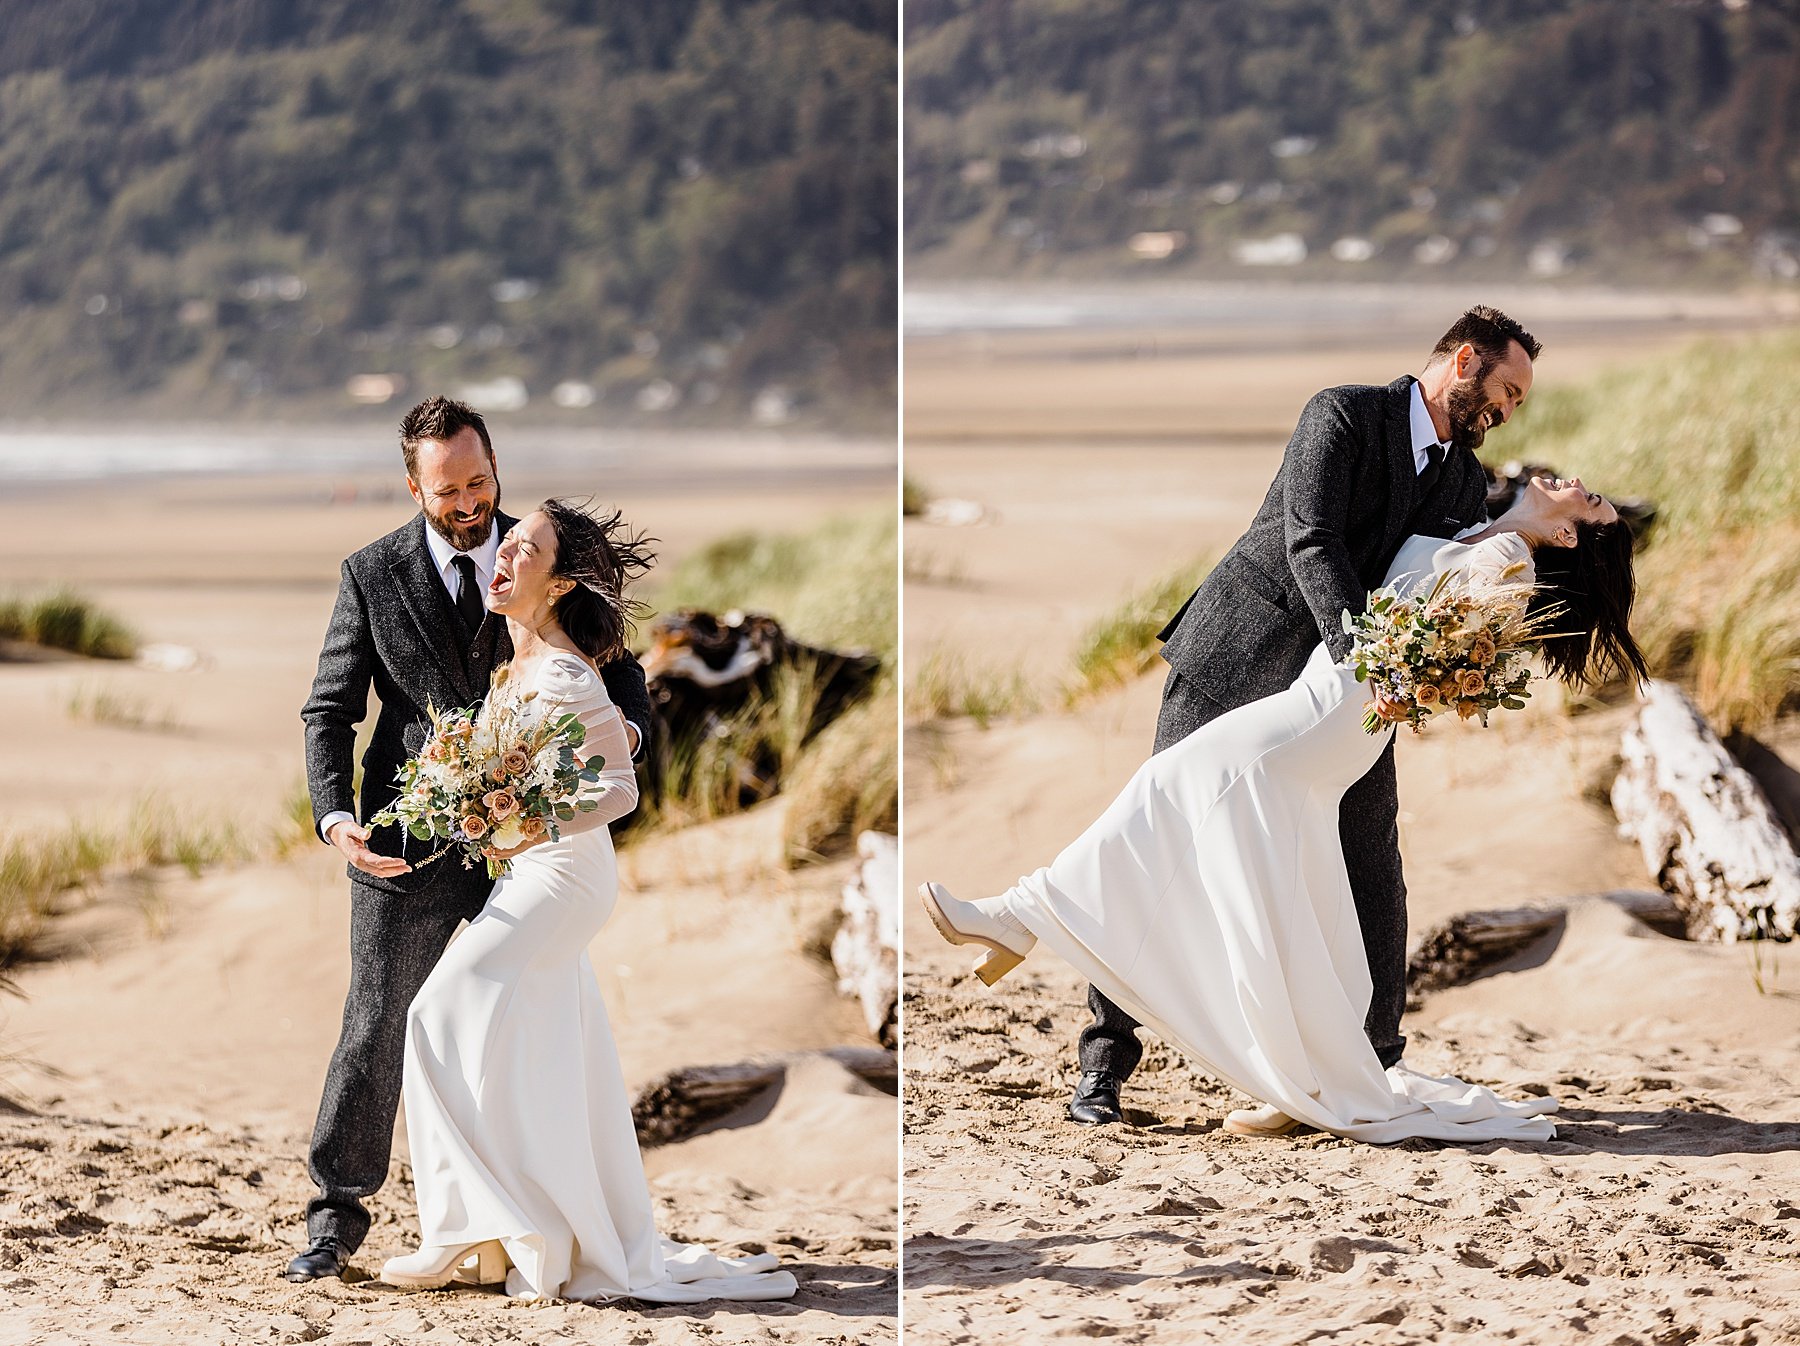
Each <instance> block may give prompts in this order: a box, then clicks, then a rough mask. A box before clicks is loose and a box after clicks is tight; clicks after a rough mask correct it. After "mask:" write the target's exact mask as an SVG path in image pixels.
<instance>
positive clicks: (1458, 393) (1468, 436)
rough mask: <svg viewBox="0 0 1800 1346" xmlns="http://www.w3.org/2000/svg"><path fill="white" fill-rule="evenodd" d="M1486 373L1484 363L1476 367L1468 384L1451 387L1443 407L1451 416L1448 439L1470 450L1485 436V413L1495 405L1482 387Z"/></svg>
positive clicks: (1478, 445)
mask: <svg viewBox="0 0 1800 1346" xmlns="http://www.w3.org/2000/svg"><path fill="white" fill-rule="evenodd" d="M1486 373H1487V366H1486V365H1483V366H1482V367H1481V368H1480V369H1478V370H1476V372H1475V378H1474V380H1473V381H1472V382H1471V383H1470V384H1469V385H1468V386H1466V387H1465V386H1461V385H1459V386H1457V387H1453V388H1451V389H1450V397H1449V400H1448V402H1447V404H1446V406H1445V408H1444V410H1445V414H1446V415H1447V416H1448V417H1449V420H1450V442H1451V443H1452V444H1455V445H1458V446H1460V447H1462V448H1465V449H1468V450H1469V451H1470V452H1471V453H1473V452H1474V451H1475V450H1476V449H1479V448H1480V447H1481V443H1482V441H1483V440H1484V439H1486V438H1487V429H1488V428H1487V417H1488V413H1489V412H1490V411H1492V410H1493V409H1494V404H1493V403H1492V402H1490V401H1488V400H1487V394H1486V393H1485V392H1483V391H1482V382H1481V381H1482V378H1483V376H1484V375H1486Z"/></svg>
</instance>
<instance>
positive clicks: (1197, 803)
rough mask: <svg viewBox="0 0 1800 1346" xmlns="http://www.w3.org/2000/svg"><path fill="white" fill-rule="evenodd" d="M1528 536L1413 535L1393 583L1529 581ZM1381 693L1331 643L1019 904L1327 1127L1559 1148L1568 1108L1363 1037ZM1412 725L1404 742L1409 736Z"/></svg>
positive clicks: (1286, 1105) (1183, 744)
mask: <svg viewBox="0 0 1800 1346" xmlns="http://www.w3.org/2000/svg"><path fill="white" fill-rule="evenodd" d="M1530 559H1531V552H1530V548H1529V547H1528V546H1527V544H1526V543H1525V542H1524V540H1523V539H1522V538H1520V537H1519V535H1518V534H1516V533H1499V534H1495V535H1493V536H1492V537H1489V538H1486V539H1484V540H1482V541H1480V542H1477V543H1462V542H1455V541H1445V540H1444V539H1442V538H1431V537H1413V538H1409V539H1408V540H1407V542H1406V543H1405V544H1404V545H1403V546H1402V547H1401V548H1400V551H1399V553H1398V555H1397V556H1396V557H1395V560H1394V564H1393V566H1392V567H1391V568H1390V570H1389V572H1388V576H1387V581H1386V582H1387V583H1388V584H1398V585H1401V586H1402V587H1403V588H1404V589H1406V590H1407V591H1409V592H1415V591H1417V590H1419V589H1421V588H1428V587H1429V586H1430V585H1431V583H1432V582H1433V581H1434V579H1435V577H1436V576H1437V575H1438V574H1439V573H1441V572H1443V571H1445V570H1452V569H1455V570H1462V571H1465V572H1467V573H1468V575H1469V579H1470V583H1471V586H1472V587H1478V586H1480V585H1483V584H1489V583H1494V582H1498V581H1499V580H1500V577H1501V576H1502V575H1503V574H1505V573H1506V572H1507V571H1508V570H1509V568H1510V567H1513V566H1515V565H1516V564H1517V563H1519V562H1525V563H1526V569H1525V572H1524V573H1523V574H1519V573H1518V572H1516V571H1515V572H1513V576H1512V578H1511V579H1509V580H1508V582H1509V583H1519V582H1529V580H1530V578H1531V572H1530V570H1529V563H1530ZM1368 700H1369V693H1368V689H1367V688H1366V687H1364V686H1362V685H1361V684H1359V683H1358V682H1357V681H1356V677H1355V674H1354V673H1353V672H1352V671H1351V670H1349V669H1348V668H1345V667H1343V666H1341V665H1338V664H1335V663H1333V662H1332V659H1331V656H1330V654H1329V652H1328V651H1327V648H1326V647H1325V646H1324V645H1320V646H1319V647H1318V648H1317V649H1316V650H1315V651H1314V652H1313V656H1312V659H1311V661H1310V662H1309V663H1308V664H1307V665H1306V667H1305V669H1304V671H1302V673H1301V674H1300V676H1299V678H1297V679H1296V680H1295V681H1294V683H1293V684H1292V685H1291V686H1289V687H1288V688H1287V689H1286V690H1285V691H1282V692H1279V693H1277V694H1276V695H1274V696H1270V697H1265V698H1264V699H1262V700H1260V701H1254V702H1251V703H1249V704H1248V705H1245V706H1242V707H1239V708H1238V709H1236V710H1233V711H1230V712H1228V713H1227V714H1224V715H1221V716H1219V717H1218V718H1217V719H1214V720H1212V721H1211V722H1209V723H1208V724H1206V725H1204V726H1203V727H1202V728H1200V729H1199V730H1197V731H1195V732H1194V733H1193V734H1191V735H1189V736H1188V737H1187V738H1185V739H1182V740H1181V741H1180V742H1178V743H1175V744H1173V745H1171V746H1170V747H1168V748H1166V749H1165V750H1164V751H1162V752H1160V753H1157V754H1156V755H1155V756H1153V757H1151V758H1150V759H1149V761H1147V762H1145V763H1144V765H1143V766H1142V767H1141V768H1139V770H1138V772H1137V774H1136V775H1135V776H1134V777H1133V778H1132V780H1131V782H1130V783H1129V784H1128V785H1127V786H1126V787H1125V789H1124V790H1123V792H1121V793H1120V794H1119V796H1118V797H1117V798H1116V799H1115V800H1114V801H1113V803H1112V805H1111V806H1110V807H1109V808H1108V809H1107V810H1106V812H1105V813H1104V814H1102V815H1101V816H1100V818H1099V819H1098V820H1097V821H1096V822H1095V823H1094V824H1093V825H1092V826H1091V827H1089V828H1088V830H1087V831H1086V832H1084V833H1083V834H1082V835H1081V836H1080V837H1079V838H1078V839H1076V840H1075V841H1074V842H1073V843H1072V844H1071V845H1070V846H1069V847H1068V848H1067V849H1066V850H1064V851H1063V852H1062V854H1060V855H1059V856H1057V857H1056V859H1055V861H1054V862H1052V863H1051V864H1050V865H1049V866H1048V867H1047V868H1044V869H1040V870H1038V871H1037V872H1036V873H1034V874H1031V875H1028V876H1027V877H1025V878H1023V879H1021V880H1020V881H1019V882H1018V883H1017V884H1016V885H1015V886H1014V887H1013V888H1011V889H1010V890H1008V892H1007V893H1006V894H1005V895H1004V896H1003V897H1002V898H1001V899H1000V900H999V904H998V905H999V906H1000V907H1001V909H1002V910H1004V911H1007V912H1010V913H1011V914H1012V915H1013V916H1014V917H1015V918H1016V919H1017V920H1018V921H1019V922H1021V923H1022V924H1023V925H1024V926H1025V927H1027V928H1028V929H1029V930H1030V931H1031V932H1032V933H1033V934H1034V935H1036V936H1037V937H1038V938H1039V939H1040V940H1042V941H1043V942H1044V944H1046V945H1047V946H1049V947H1050V948H1051V949H1053V950H1055V951H1056V953H1057V954H1059V955H1060V956H1061V957H1063V958H1064V959H1066V960H1067V961H1068V962H1069V963H1071V964H1072V965H1073V966H1074V967H1075V968H1076V969H1077V970H1078V971H1079V972H1080V973H1081V974H1082V975H1083V976H1084V977H1086V978H1087V979H1088V980H1089V981H1091V982H1092V983H1093V984H1094V985H1096V986H1098V987H1099V988H1100V989H1101V990H1102V991H1104V992H1105V993H1106V994H1107V995H1108V996H1110V997H1111V998H1112V999H1113V1000H1114V1001H1116V1002H1117V1003H1118V1004H1120V1005H1121V1006H1123V1007H1124V1008H1125V1009H1126V1010H1127V1011H1129V1012H1130V1013H1131V1014H1132V1015H1133V1016H1134V1017H1135V1018H1137V1019H1138V1020H1139V1021H1140V1022H1142V1023H1143V1024H1144V1025H1146V1026H1147V1027H1149V1028H1151V1029H1152V1030H1154V1031H1155V1032H1156V1033H1158V1034H1159V1035H1161V1036H1162V1037H1163V1038H1164V1039H1165V1040H1167V1041H1168V1042H1170V1043H1172V1044H1174V1045H1176V1046H1178V1047H1179V1048H1180V1049H1181V1050H1182V1051H1184V1052H1185V1053H1187V1054H1188V1055H1189V1056H1190V1057H1191V1058H1192V1059H1193V1060H1194V1062H1195V1064H1197V1065H1198V1066H1199V1067H1200V1068H1202V1069H1203V1070H1205V1071H1206V1072H1207V1073H1209V1074H1211V1075H1214V1076H1215V1077H1217V1078H1219V1079H1221V1080H1224V1081H1226V1082H1227V1083H1229V1084H1231V1085H1233V1086H1235V1087H1236V1088H1238V1089H1240V1090H1242V1091H1243V1092H1244V1093H1246V1094H1249V1095H1250V1096H1251V1097H1253V1098H1256V1099H1258V1100H1260V1101H1262V1102H1264V1103H1269V1104H1273V1105H1274V1106H1275V1107H1277V1108H1279V1109H1280V1110H1281V1111H1283V1112H1285V1113H1287V1114H1288V1115H1289V1116H1291V1117H1294V1118H1297V1119H1299V1120H1300V1121H1303V1122H1305V1123H1307V1124H1309V1125H1311V1126H1315V1127H1319V1128H1321V1129H1323V1130H1327V1131H1333V1132H1336V1133H1338V1134H1340V1135H1344V1136H1349V1137H1352V1138H1354V1139H1359V1140H1366V1141H1373V1142H1376V1143H1387V1142H1392V1141H1398V1140H1403V1139H1406V1138H1407V1137H1411V1136H1424V1137H1432V1138H1436V1139H1441V1140H1457V1141H1479V1140H1487V1139H1505V1140H1546V1139H1549V1138H1550V1137H1551V1136H1552V1135H1553V1134H1554V1129H1553V1127H1552V1126H1551V1123H1550V1122H1549V1120H1548V1119H1546V1118H1545V1117H1543V1116H1542V1115H1541V1114H1543V1113H1546V1112H1552V1111H1554V1110H1555V1108H1556V1104H1555V1102H1554V1101H1553V1100H1549V1099H1541V1098H1534V1099H1529V1100H1526V1101H1523V1102H1512V1101H1509V1100H1506V1099H1503V1098H1501V1097H1500V1096H1498V1095H1497V1094H1495V1093H1494V1092H1493V1091H1491V1090H1489V1089H1486V1088H1483V1087H1482V1086H1480V1085H1475V1084H1468V1083H1465V1082H1463V1081H1461V1080H1457V1079H1451V1078H1434V1077H1431V1076H1427V1075H1422V1074H1419V1073H1416V1072H1414V1071H1411V1070H1409V1069H1407V1068H1406V1067H1405V1066H1395V1067H1394V1068H1393V1069H1390V1070H1383V1069H1382V1066H1381V1063H1380V1062H1379V1061H1378V1060H1377V1059H1376V1056H1375V1052H1374V1049H1373V1048H1372V1047H1371V1046H1370V1045H1369V1041H1368V1039H1367V1038H1366V1037H1365V1036H1364V1034H1363V1029H1362V1024H1363V1018H1364V1015H1365V1013H1366V1012H1367V1009H1368V1005H1369V998H1370V993H1371V984H1370V978H1369V969H1368V963H1367V960H1366V958H1365V956H1364V953H1363V945H1362V936H1361V932H1360V928H1359V926H1358V924H1357V919H1356V909H1355V906H1354V904H1353V902H1352V900H1351V895H1350V885H1349V880H1348V879H1347V877H1346V876H1345V872H1344V859H1343V851H1342V846H1341V842H1340V840H1339V836H1338V801H1339V800H1340V799H1341V798H1342V796H1343V794H1344V791H1345V790H1346V789H1348V788H1349V786H1351V785H1352V784H1354V783H1355V781H1356V780H1357V779H1358V778H1359V777H1361V776H1362V775H1363V774H1364V773H1365V772H1366V771H1367V770H1368V769H1369V768H1370V767H1371V766H1373V765H1374V763H1375V759H1376V757H1377V756H1378V755H1379V754H1380V753H1381V751H1382V749H1383V747H1384V746H1385V745H1386V742H1387V733H1378V734H1370V733H1366V732H1365V731H1364V730H1363V727H1362V716H1363V709H1364V707H1365V705H1366V704H1367V702H1368ZM1391 732H1392V731H1391V730H1390V731H1388V733H1391Z"/></svg>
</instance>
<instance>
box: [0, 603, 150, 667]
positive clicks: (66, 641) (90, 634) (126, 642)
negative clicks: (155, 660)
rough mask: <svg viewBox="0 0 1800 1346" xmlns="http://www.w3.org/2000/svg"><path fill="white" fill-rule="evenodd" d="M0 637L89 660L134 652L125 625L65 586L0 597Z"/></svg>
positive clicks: (123, 656) (134, 640) (133, 640)
mask: <svg viewBox="0 0 1800 1346" xmlns="http://www.w3.org/2000/svg"><path fill="white" fill-rule="evenodd" d="M0 638H4V639H7V640H22V641H26V642H27V643H29V644H32V645H42V646H44V647H45V648H47V649H54V650H68V651H70V652H71V653H73V654H85V655H87V656H88V657H89V658H92V659H129V658H131V657H132V656H133V655H134V654H136V653H137V637H136V636H134V635H133V634H132V632H131V630H130V629H129V628H128V627H126V626H125V625H124V624H123V623H121V622H120V621H118V620H117V619H116V618H114V617H112V616H110V615H109V614H107V613H105V612H102V611H101V610H100V609H99V608H97V607H96V606H94V604H93V603H91V602H89V601H88V600H87V599H85V598H83V597H82V596H81V595H80V594H77V593H74V592H73V591H71V590H67V589H60V590H58V591H56V592H55V593H51V594H44V595H41V596H39V597H37V598H8V599H0Z"/></svg>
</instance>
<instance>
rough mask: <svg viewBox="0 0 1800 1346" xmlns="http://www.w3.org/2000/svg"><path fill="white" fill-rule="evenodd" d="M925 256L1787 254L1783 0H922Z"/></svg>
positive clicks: (1310, 261) (1790, 196) (1789, 24)
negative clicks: (1074, 0) (1252, 0)
mask: <svg viewBox="0 0 1800 1346" xmlns="http://www.w3.org/2000/svg"><path fill="white" fill-rule="evenodd" d="M906 13H907V52H906V72H907V81H906V91H907V104H908V106H907V114H906V131H905V140H906V212H907V214H906V219H907V243H908V256H909V258H910V259H912V261H913V262H915V263H916V264H917V265H918V267H919V270H920V271H921V273H925V274H932V273H935V274H940V275H943V274H977V273H979V274H1002V275H1003V274H1009V273H1011V274H1017V273H1033V272H1046V271H1052V270H1060V271H1062V272H1064V273H1068V272H1072V271H1079V270H1082V269H1084V268H1085V269H1087V270H1090V271H1093V270H1107V269H1132V268H1136V269H1138V270H1143V269H1146V268H1149V269H1152V270H1155V271H1158V272H1161V273H1166V272H1169V271H1171V270H1173V271H1180V272H1184V273H1188V274H1202V275H1214V274H1234V275H1249V274H1266V273H1270V272H1273V273H1281V272H1282V271H1283V269H1288V270H1290V271H1293V272H1297V273H1299V274H1308V275H1312V276H1314V277H1319V278H1324V277H1337V276H1342V277H1346V278H1348V277H1352V276H1366V275H1394V274H1406V275H1422V274H1423V275H1438V276H1442V275H1445V274H1463V275H1477V276H1483V277H1486V276H1520V277H1524V276H1541V277H1555V276H1567V277H1571V278H1586V279H1592V280H1614V281H1617V280H1643V281H1657V282H1668V281H1675V282H1687V283H1725V284H1736V283H1742V282H1744V281H1749V280H1753V279H1756V278H1762V279H1764V280H1775V281H1778V282H1791V281H1794V280H1796V279H1797V278H1800V4H1796V3H1795V0H1723V2H1722V3H1721V0H1488V3H1483V4H1479V5H1477V4H1461V3H1430V4H1421V3H1417V2H1416V0H1331V2H1330V3H1327V2H1326V0H1259V2H1258V3H1256V4H1241V3H1238V2H1237V0H1087V2H1086V3H1082V4H1069V3H1066V0H909V3H908V4H907V7H906Z"/></svg>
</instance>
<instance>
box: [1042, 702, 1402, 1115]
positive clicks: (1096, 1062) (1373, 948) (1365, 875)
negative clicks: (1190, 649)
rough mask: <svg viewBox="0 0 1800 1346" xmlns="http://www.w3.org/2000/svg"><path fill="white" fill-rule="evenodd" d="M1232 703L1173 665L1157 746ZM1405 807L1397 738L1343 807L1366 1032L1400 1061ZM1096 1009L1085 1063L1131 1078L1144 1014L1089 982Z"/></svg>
mask: <svg viewBox="0 0 1800 1346" xmlns="http://www.w3.org/2000/svg"><path fill="white" fill-rule="evenodd" d="M1227 709H1229V707H1226V706H1222V705H1220V704H1219V703H1218V702H1217V701H1214V700H1213V699H1212V698H1211V697H1209V696H1207V695H1206V694H1205V693H1204V692H1202V691H1201V690H1200V689H1199V688H1198V687H1196V686H1194V684H1193V683H1192V682H1191V681H1190V680H1188V679H1186V678H1183V677H1182V676H1181V675H1180V674H1179V673H1177V672H1176V671H1175V670H1174V669H1170V670H1169V679H1168V682H1167V683H1166V684H1165V685H1164V687H1163V699H1162V709H1161V710H1160V711H1159V712H1158V713H1157V717H1156V747H1155V751H1157V752H1161V751H1162V750H1163V749H1164V748H1166V747H1168V746H1169V745H1170V744H1172V743H1178V742H1180V741H1181V740H1182V739H1184V738H1186V737H1187V736H1188V735H1189V734H1191V733H1193V732H1194V731H1195V730H1196V729H1198V728H1199V727H1200V726H1201V725H1203V724H1205V723H1207V722H1208V721H1209V720H1213V719H1216V718H1217V717H1219V716H1220V715H1223V714H1224V713H1225V712H1226V710H1227ZM1399 813H1400V798H1399V794H1398V790H1397V787H1396V784H1395V779H1394V745H1393V743H1392V741H1390V742H1389V743H1388V745H1387V749H1386V750H1385V751H1384V752H1383V753H1382V754H1381V756H1380V758H1378V759H1377V760H1376V763H1375V765H1374V766H1372V767H1370V768H1369V772H1368V774H1367V775H1366V776H1364V777H1363V778H1362V779H1361V780H1359V781H1357V782H1356V784H1355V785H1353V786H1351V787H1350V789H1349V790H1347V791H1346V792H1345V794H1344V798H1343V801H1342V802H1341V803H1340V804H1339V806H1338V835H1339V837H1340V838H1341V839H1342V842H1343V847H1344V868H1345V870H1346V871H1347V872H1348V875H1349V879H1350V894H1351V897H1352V898H1353V899H1354V900H1355V903H1356V915H1357V919H1358V923H1359V924H1360V925H1361V927H1362V940H1363V950H1364V952H1365V954H1366V955H1367V957H1368V960H1369V974H1370V977H1371V979H1372V980H1373V982H1374V994H1373V995H1372V996H1371V997H1370V1000H1369V1013H1368V1017H1367V1018H1365V1019H1364V1020H1363V1031H1364V1032H1365V1033H1367V1034H1368V1037H1369V1043H1370V1045H1371V1046H1373V1047H1374V1048H1375V1055H1376V1056H1377V1057H1378V1058H1379V1059H1380V1061H1381V1064H1382V1065H1383V1066H1393V1065H1397V1064H1398V1063H1399V1061H1400V1057H1401V1055H1402V1053H1403V1052H1404V1051H1405V1049H1406V1039H1405V1038H1404V1037H1402V1036H1401V1034H1400V1016H1401V1015H1402V1014H1403V1013H1405V1010H1406V880H1405V876H1404V875H1403V874H1402V872H1401V868H1400V827H1399ZM1282 896H1283V895H1282V894H1280V893H1271V894H1270V895H1269V898H1270V900H1271V901H1280V900H1281V898H1282ZM1088 1009H1089V1010H1091V1011H1092V1012H1093V1015H1094V1021H1093V1022H1092V1023H1091V1024H1089V1025H1088V1026H1087V1027H1086V1028H1085V1029H1083V1030H1082V1033H1081V1040H1080V1045H1079V1047H1078V1049H1077V1056H1078V1058H1079V1060H1080V1062H1081V1069H1082V1070H1083V1071H1105V1072H1106V1073H1108V1074H1111V1075H1115V1076H1117V1077H1118V1078H1119V1079H1121V1080H1123V1079H1125V1078H1127V1077H1128V1076H1130V1074H1131V1072H1132V1071H1134V1070H1136V1069H1137V1065H1138V1062H1139V1061H1140V1060H1141V1059H1142V1058H1143V1055H1144V1046H1143V1044H1142V1043H1141V1042H1139V1041H1138V1037H1137V1030H1138V1022H1137V1020H1136V1019H1133V1018H1132V1017H1131V1016H1130V1015H1129V1014H1127V1013H1126V1012H1125V1011H1124V1010H1122V1009H1120V1008H1119V1007H1118V1006H1117V1005H1115V1004H1114V1003H1113V1002H1112V1001H1110V1000H1108V999H1107V998H1106V996H1104V995H1103V994H1101V992H1100V990H1099V988H1098V987H1094V986H1090V987H1088Z"/></svg>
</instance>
